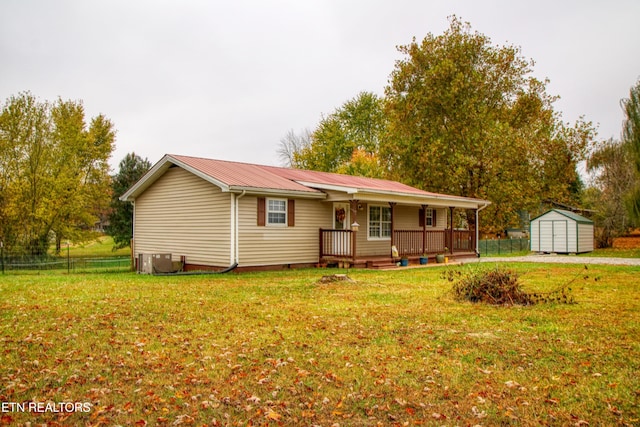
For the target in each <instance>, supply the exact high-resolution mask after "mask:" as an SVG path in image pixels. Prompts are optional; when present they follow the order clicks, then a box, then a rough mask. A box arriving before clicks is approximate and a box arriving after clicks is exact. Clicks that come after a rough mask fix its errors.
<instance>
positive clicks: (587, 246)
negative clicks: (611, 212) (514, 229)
mask: <svg viewBox="0 0 640 427" xmlns="http://www.w3.org/2000/svg"><path fill="white" fill-rule="evenodd" d="M529 231H530V233H529V235H530V236H531V250H532V251H534V252H554V253H582V252H591V251H593V221H591V220H590V219H588V218H585V217H583V216H581V215H578V214H576V213H574V212H570V211H565V210H562V209H552V210H550V211H548V212H545V213H544V214H542V215H540V216H538V217H536V218H534V219H532V220H531V229H530V230H529Z"/></svg>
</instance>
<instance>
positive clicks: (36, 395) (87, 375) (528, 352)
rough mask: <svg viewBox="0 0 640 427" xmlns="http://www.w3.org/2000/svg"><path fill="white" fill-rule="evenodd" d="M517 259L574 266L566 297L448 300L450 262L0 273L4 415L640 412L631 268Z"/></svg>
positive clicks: (373, 418)
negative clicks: (186, 272) (540, 301)
mask: <svg viewBox="0 0 640 427" xmlns="http://www.w3.org/2000/svg"><path fill="white" fill-rule="evenodd" d="M514 265H515V268H516V269H517V270H518V271H519V272H520V273H521V275H522V276H521V278H522V282H523V283H524V284H525V285H526V288H527V289H529V290H535V291H550V290H554V289H556V288H558V287H559V286H562V285H564V284H566V283H568V282H570V281H572V284H571V287H572V289H573V296H574V298H575V299H576V301H577V304H572V305H564V304H546V305H537V306H528V307H493V306H482V305H474V304H471V303H462V302H456V301H455V300H454V299H453V297H452V295H451V294H450V292H449V289H450V287H451V284H450V283H449V282H447V281H446V280H444V279H443V278H442V272H443V271H444V270H446V269H448V268H454V267H451V266H446V267H435V268H425V269H405V270H396V271H385V272H372V271H365V270H353V271H350V272H349V276H350V277H351V278H352V279H354V280H355V282H353V283H348V282H336V283H330V284H320V283H318V280H319V279H320V277H321V276H322V275H323V274H330V273H334V272H336V271H335V270H322V269H317V270H299V271H286V272H269V273H244V274H233V273H232V274H227V275H215V276H182V277H153V276H142V275H135V274H130V273H120V274H102V275H98V274H86V275H82V274H72V275H66V274H43V275H38V276H36V275H5V276H0V295H1V296H2V299H1V302H0V304H1V309H0V319H1V322H0V342H1V346H0V348H1V349H2V358H1V359H0V360H1V363H0V366H1V368H0V374H1V375H0V377H1V382H0V401H1V402H2V405H3V412H2V413H0V416H1V417H2V418H1V420H2V423H7V424H24V423H27V422H29V423H31V425H36V424H41V423H45V422H57V423H59V424H62V425H131V424H136V425H146V424H147V423H148V424H149V425H157V424H159V425H179V424H185V425H189V424H195V425H202V424H205V425H322V426H330V425H333V424H335V423H337V424H339V425H341V426H345V425H353V426H361V425H485V426H490V425H637V424H638V423H640V410H639V409H638V403H639V399H640V382H639V380H638V372H639V371H640V343H639V339H638V337H639V336H640V321H639V319H640V298H639V295H640V268H638V267H613V266H589V269H588V270H586V269H585V267H584V266H580V265H544V264H514ZM463 268H488V266H487V267H480V266H478V265H477V264H474V265H469V266H465V267H463ZM342 272H344V271H342ZM27 402H48V403H51V404H60V403H63V402H71V403H73V404H75V403H78V404H80V405H82V404H86V405H85V406H79V407H78V408H79V409H78V410H76V411H75V412H53V410H46V411H44V412H41V413H34V412H33V411H26V412H21V411H19V410H16V408H17V407H16V406H15V404H17V403H27ZM10 404H11V405H10ZM10 406H11V408H12V410H11V411H5V410H4V409H9V407H10ZM64 407H65V406H64V405H59V408H64ZM66 407H67V409H69V408H71V407H73V405H71V406H66ZM18 409H19V408H18ZM27 409H28V407H27ZM40 409H42V407H40ZM48 409H58V408H54V407H49V408H48ZM84 409H88V410H87V411H84ZM587 423H588V424H587Z"/></svg>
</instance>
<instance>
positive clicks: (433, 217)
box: [431, 209, 438, 227]
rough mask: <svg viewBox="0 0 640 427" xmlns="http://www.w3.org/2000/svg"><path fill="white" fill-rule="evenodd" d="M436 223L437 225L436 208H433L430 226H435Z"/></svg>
mask: <svg viewBox="0 0 640 427" xmlns="http://www.w3.org/2000/svg"><path fill="white" fill-rule="evenodd" d="M436 225H438V223H437V222H436V210H435V209H434V210H433V212H431V226H432V227H435V226H436Z"/></svg>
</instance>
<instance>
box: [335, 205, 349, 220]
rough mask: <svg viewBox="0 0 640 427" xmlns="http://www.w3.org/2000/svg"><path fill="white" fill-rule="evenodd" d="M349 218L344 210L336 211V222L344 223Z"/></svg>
mask: <svg viewBox="0 0 640 427" xmlns="http://www.w3.org/2000/svg"><path fill="white" fill-rule="evenodd" d="M346 217H347V212H346V211H345V210H344V208H338V209H336V222H339V223H344V219H345V218H346Z"/></svg>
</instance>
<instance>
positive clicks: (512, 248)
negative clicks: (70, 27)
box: [478, 239, 530, 256]
mask: <svg viewBox="0 0 640 427" xmlns="http://www.w3.org/2000/svg"><path fill="white" fill-rule="evenodd" d="M529 248H530V246H529V239H494V240H480V241H479V242H478V250H479V251H480V256H487V255H508V254H515V253H523V252H529Z"/></svg>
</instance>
